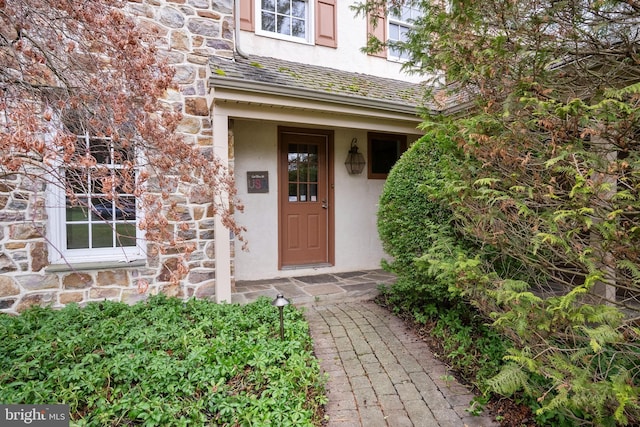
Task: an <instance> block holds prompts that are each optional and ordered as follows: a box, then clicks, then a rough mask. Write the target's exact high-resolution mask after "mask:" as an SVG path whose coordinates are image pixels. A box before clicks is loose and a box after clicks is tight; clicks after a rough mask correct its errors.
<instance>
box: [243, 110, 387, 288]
mask: <svg viewBox="0 0 640 427" xmlns="http://www.w3.org/2000/svg"><path fill="white" fill-rule="evenodd" d="M297 126H300V125H299V124H298V125H297ZM277 128H278V124H277V123H275V122H258V121H247V120H238V119H235V120H234V135H235V175H236V182H237V185H238V195H239V197H240V198H241V200H242V202H243V203H244V205H245V210H244V213H238V214H237V215H236V219H237V220H238V221H239V222H240V223H241V224H242V225H244V226H245V227H246V228H247V232H246V238H247V240H248V242H249V251H248V252H243V251H241V250H240V249H239V248H238V247H237V248H236V251H235V277H236V280H257V279H265V278H274V277H288V276H294V275H298V276H299V275H305V274H313V273H331V272H343V271H353V270H361V269H375V268H380V261H381V260H382V259H383V258H384V257H385V254H384V252H383V250H382V246H381V243H380V240H379V238H378V234H377V231H376V212H377V206H378V205H377V203H378V198H379V197H380V194H381V192H382V187H383V185H384V180H371V179H367V175H366V171H365V172H363V173H362V174H361V175H349V174H348V173H347V171H346V168H345V166H344V161H345V158H346V156H347V152H348V151H349V147H350V144H351V140H352V139H353V138H357V139H358V141H359V143H358V146H359V147H360V151H361V152H362V153H363V154H364V155H365V157H366V154H367V152H366V149H367V131H366V130H362V129H360V130H359V129H345V128H335V129H333V130H334V131H335V143H334V170H335V174H334V180H335V206H334V209H335V236H334V238H335V265H334V266H332V267H322V268H320V269H313V268H307V269H295V270H291V269H285V270H278V188H277V176H278V175H277V169H278V168H277V143H278V142H277ZM327 129H332V128H330V127H327ZM264 170H266V171H268V172H269V193H266V194H256V193H251V194H249V193H247V182H246V175H247V171H264Z"/></svg>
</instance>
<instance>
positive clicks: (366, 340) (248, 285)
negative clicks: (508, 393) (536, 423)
mask: <svg viewBox="0 0 640 427" xmlns="http://www.w3.org/2000/svg"><path fill="white" fill-rule="evenodd" d="M393 281H394V277H393V276H391V275H389V274H388V273H385V272H384V271H381V270H372V271H357V272H349V273H338V274H321V275H317V276H304V277H292V278H281V279H270V280H260V281H251V282H239V283H237V284H236V293H234V295H233V296H232V301H233V302H238V303H246V302H251V301H253V300H255V299H257V298H258V297H260V296H266V297H269V298H274V297H275V296H276V295H277V294H279V293H282V294H284V296H285V297H286V298H288V299H290V300H291V301H292V302H293V303H294V304H295V305H296V306H301V307H304V311H305V316H306V318H307V321H308V323H309V328H310V330H311V336H312V337H313V340H314V349H315V353H316V356H317V357H318V359H319V360H320V366H321V368H322V369H323V371H324V372H326V373H327V374H328V375H329V380H328V383H327V395H328V398H329V403H328V404H327V406H326V415H327V417H328V422H327V427H378V426H381V427H382V426H389V427H404V426H415V427H464V426H468V427H497V426H498V423H497V422H495V421H493V417H492V416H491V415H489V414H485V415H484V416H481V417H474V416H471V415H470V414H469V413H468V412H467V411H466V409H468V408H469V406H470V403H471V399H473V394H471V392H470V391H469V390H468V389H467V388H466V387H465V386H463V385H461V384H460V383H458V382H457V381H456V380H455V379H453V377H452V376H451V375H450V374H449V372H448V370H447V367H446V366H445V365H444V364H443V363H442V362H440V361H438V360H437V359H435V358H434V356H433V353H432V352H431V350H430V349H429V347H428V346H427V345H426V343H424V341H422V340H421V339H420V338H419V337H418V336H416V335H415V334H414V332H413V331H411V330H410V329H408V328H407V327H406V326H405V325H404V323H403V321H402V320H400V319H398V318H397V317H395V316H393V315H391V314H390V313H389V312H388V311H386V310H385V309H383V308H381V307H379V306H377V305H376V304H375V303H373V302H371V299H372V298H373V297H375V296H376V295H377V294H378V290H377V288H378V285H379V284H386V285H388V284H390V283H392V282H393Z"/></svg>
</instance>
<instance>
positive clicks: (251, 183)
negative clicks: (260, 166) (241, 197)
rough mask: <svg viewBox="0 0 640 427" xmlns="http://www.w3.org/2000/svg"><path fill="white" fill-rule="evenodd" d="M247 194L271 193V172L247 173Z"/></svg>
mask: <svg viewBox="0 0 640 427" xmlns="http://www.w3.org/2000/svg"><path fill="white" fill-rule="evenodd" d="M247 192H248V193H268V192H269V172H267V171H257V172H255V171H254V172H247Z"/></svg>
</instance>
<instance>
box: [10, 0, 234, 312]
mask: <svg viewBox="0 0 640 427" xmlns="http://www.w3.org/2000/svg"><path fill="white" fill-rule="evenodd" d="M129 10H130V11H131V13H132V14H134V15H136V16H137V17H138V19H139V20H140V23H141V25H144V26H147V27H149V28H150V29H153V30H154V31H156V32H157V34H158V36H159V38H158V43H159V45H160V47H161V48H162V55H164V56H166V58H167V59H168V61H169V62H170V63H171V64H172V65H173V66H174V67H175V68H176V76H175V81H176V83H178V86H179V90H176V91H171V92H170V93H168V94H167V97H166V98H167V101H168V102H170V103H171V104H172V106H173V107H174V108H176V109H178V110H180V111H182V112H183V114H184V119H183V121H182V123H181V124H180V126H179V129H178V130H179V131H180V132H181V133H182V134H183V135H184V136H185V139H186V141H187V142H190V143H192V144H197V145H198V146H199V147H200V148H201V149H202V150H205V151H211V152H212V151H213V129H212V120H211V116H210V106H211V104H212V95H211V93H210V91H209V89H208V84H207V83H208V78H209V73H210V70H209V67H208V62H209V57H210V56H212V55H218V56H226V57H230V56H232V54H233V28H234V22H233V1H231V0H137V1H136V0H133V1H130V2H129ZM39 185H40V187H42V188H38V185H36V184H34V183H33V182H30V181H28V180H26V179H22V178H21V177H19V176H16V177H9V178H7V179H3V180H1V181H0V311H1V312H6V313H19V312H21V311H23V310H24V309H25V308H27V307H29V306H31V305H34V304H35V305H42V306H44V305H51V306H53V307H60V306H63V305H65V304H68V303H71V302H77V303H85V302H88V301H101V300H104V299H109V300H117V301H124V302H127V303H133V302H136V301H139V300H141V299H144V298H146V297H147V296H148V295H150V294H155V293H158V292H163V293H166V294H168V295H172V296H178V297H190V296H197V297H203V298H206V297H212V296H213V295H214V294H215V290H214V289H215V288H214V286H215V270H214V261H215V253H214V238H215V236H214V235H213V224H214V218H213V210H212V206H211V203H210V202H209V201H207V200H197V199H193V198H189V197H188V196H187V195H186V194H182V193H178V192H176V193H175V194H174V195H173V196H174V197H175V199H176V200H179V205H180V206H179V207H180V211H181V213H182V217H181V218H180V219H181V220H182V221H184V222H185V223H186V224H188V225H189V226H190V228H189V230H187V232H186V233H187V235H185V236H182V237H184V238H185V239H186V240H188V241H193V242H195V243H196V246H197V250H196V251H195V252H193V253H192V254H191V256H190V258H189V260H188V261H187V263H188V266H189V267H190V271H189V273H188V275H187V277H186V278H185V279H184V280H183V281H182V282H181V283H180V284H179V285H177V286H176V285H171V284H170V283H169V271H170V270H171V269H172V268H173V267H174V266H175V265H176V264H177V262H178V258H177V257H178V255H177V254H171V253H169V254H165V255H153V256H150V257H149V258H148V259H147V260H143V262H141V263H137V264H135V266H130V267H126V268H121V267H119V266H116V265H115V264H114V265H106V264H105V265H93V266H91V267H90V268H87V266H51V265H48V251H49V250H55V249H53V248H49V247H48V244H47V241H46V238H45V237H44V236H45V235H46V227H47V218H46V213H45V209H44V202H43V200H44V193H43V190H44V186H43V185H42V184H39ZM183 193H184V192H183ZM176 232H178V230H176ZM225 238H226V236H225Z"/></svg>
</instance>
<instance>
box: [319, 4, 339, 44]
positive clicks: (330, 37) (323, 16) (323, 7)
mask: <svg viewBox="0 0 640 427" xmlns="http://www.w3.org/2000/svg"><path fill="white" fill-rule="evenodd" d="M336 14H337V13H336V0H316V44H317V45H320V46H328V47H337V46H338V35H337V34H336V28H337V26H336Z"/></svg>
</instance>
